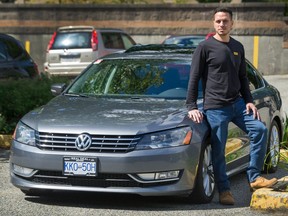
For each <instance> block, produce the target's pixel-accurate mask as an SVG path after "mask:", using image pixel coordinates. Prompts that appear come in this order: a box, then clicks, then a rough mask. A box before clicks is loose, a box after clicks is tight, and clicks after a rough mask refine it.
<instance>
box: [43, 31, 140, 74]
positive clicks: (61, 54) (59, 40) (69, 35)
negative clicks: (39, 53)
mask: <svg viewBox="0 0 288 216" xmlns="http://www.w3.org/2000/svg"><path fill="white" fill-rule="evenodd" d="M135 44H136V43H135V41H134V40H133V39H132V37H131V36H130V35H128V34H127V33H126V32H124V31H123V30H121V29H111V28H94V27H93V26H63V27H60V28H58V29H57V31H55V32H54V34H53V35H52V37H51V40H50V42H49V44H48V47H47V53H46V62H45V63H44V68H45V72H47V73H48V75H57V76H77V75H79V74H80V72H81V71H82V70H84V69H85V68H86V67H87V66H88V65H89V64H90V63H91V62H93V61H94V60H96V59H97V58H100V57H102V56H104V55H107V54H111V53H114V52H119V51H124V50H126V49H128V48H130V47H132V46H133V45H135Z"/></svg>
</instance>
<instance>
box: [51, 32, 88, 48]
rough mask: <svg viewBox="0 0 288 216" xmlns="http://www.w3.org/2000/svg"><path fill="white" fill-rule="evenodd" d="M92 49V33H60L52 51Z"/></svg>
mask: <svg viewBox="0 0 288 216" xmlns="http://www.w3.org/2000/svg"><path fill="white" fill-rule="evenodd" d="M77 48H91V32H58V33H57V35H56V38H55V42H54V43H53V45H52V49H77Z"/></svg>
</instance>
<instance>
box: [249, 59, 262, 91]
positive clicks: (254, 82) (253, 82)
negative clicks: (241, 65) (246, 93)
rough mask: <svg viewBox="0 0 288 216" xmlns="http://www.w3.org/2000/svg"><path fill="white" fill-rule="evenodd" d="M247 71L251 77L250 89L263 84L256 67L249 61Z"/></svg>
mask: <svg viewBox="0 0 288 216" xmlns="http://www.w3.org/2000/svg"><path fill="white" fill-rule="evenodd" d="M246 73H247V76H248V79H249V87H250V91H253V90H255V89H258V88H261V87H262V86H263V83H262V81H261V78H260V77H259V75H258V74H257V72H256V71H255V69H254V68H253V67H252V65H251V64H250V63H248V62H246Z"/></svg>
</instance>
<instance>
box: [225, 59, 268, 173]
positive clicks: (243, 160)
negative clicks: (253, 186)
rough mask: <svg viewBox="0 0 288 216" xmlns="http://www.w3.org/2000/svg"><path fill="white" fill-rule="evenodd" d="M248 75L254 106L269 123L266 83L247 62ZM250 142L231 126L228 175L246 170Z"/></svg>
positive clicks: (227, 148)
mask: <svg viewBox="0 0 288 216" xmlns="http://www.w3.org/2000/svg"><path fill="white" fill-rule="evenodd" d="M246 73H247V76H248V79H249V87H250V91H251V93H252V96H253V99H254V104H255V105H256V107H257V109H258V112H259V113H260V116H261V117H263V118H262V121H263V122H264V124H267V122H269V106H267V102H268V101H269V97H267V96H265V95H266V94H265V82H264V80H263V78H262V76H261V75H260V73H259V72H258V71H257V70H256V69H255V68H254V67H253V65H252V64H251V63H250V62H249V61H247V62H246ZM249 144H250V140H249V137H248V135H247V134H246V133H245V132H244V131H242V130H241V129H240V128H239V127H237V126H236V125H235V124H233V123H230V124H229V132H228V139H227V143H226V152H225V155H226V163H227V173H228V175H229V174H232V173H235V172H240V171H242V170H244V169H245V168H246V167H247V166H248V163H249V152H250V146H249Z"/></svg>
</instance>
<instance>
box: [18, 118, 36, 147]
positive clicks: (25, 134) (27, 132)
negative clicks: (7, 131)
mask: <svg viewBox="0 0 288 216" xmlns="http://www.w3.org/2000/svg"><path fill="white" fill-rule="evenodd" d="M14 139H15V140H17V141H18V142H21V143H23V144H26V145H31V146H35V130H33V129H32V128H30V127H28V126H27V125H25V124H23V123H22V122H19V123H18V124H17V127H16V129H15V133H14Z"/></svg>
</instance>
